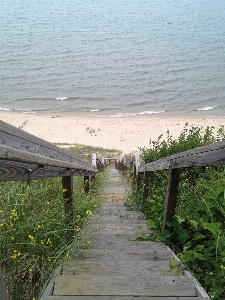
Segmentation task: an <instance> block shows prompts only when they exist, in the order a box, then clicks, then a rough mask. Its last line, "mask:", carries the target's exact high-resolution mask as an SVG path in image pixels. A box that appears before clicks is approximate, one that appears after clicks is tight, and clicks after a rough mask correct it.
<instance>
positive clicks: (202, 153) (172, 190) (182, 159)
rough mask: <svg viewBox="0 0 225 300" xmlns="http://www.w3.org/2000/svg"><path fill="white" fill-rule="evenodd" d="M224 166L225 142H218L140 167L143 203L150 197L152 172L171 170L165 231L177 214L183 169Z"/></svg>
mask: <svg viewBox="0 0 225 300" xmlns="http://www.w3.org/2000/svg"><path fill="white" fill-rule="evenodd" d="M224 164H225V142H218V143H215V144H211V145H207V146H203V147H197V148H194V149H191V150H188V151H184V152H180V153H178V154H174V155H171V156H168V157H166V158H163V159H159V160H157V161H154V162H151V163H148V164H145V165H141V166H140V168H139V173H144V192H143V202H145V201H146V199H147V197H148V185H149V181H150V177H151V175H150V173H151V172H152V171H159V170H169V178H168V188H167V196H166V201H165V208H164V218H163V226H162V231H164V229H165V225H166V220H167V219H169V218H171V217H173V216H174V214H175V210H176V203H177V196H178V189H179V181H180V172H181V169H182V168H190V167H194V166H219V165H224Z"/></svg>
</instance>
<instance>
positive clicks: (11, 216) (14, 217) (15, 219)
mask: <svg viewBox="0 0 225 300" xmlns="http://www.w3.org/2000/svg"><path fill="white" fill-rule="evenodd" d="M9 218H10V219H11V220H13V221H14V222H15V221H17V220H18V215H17V212H16V211H15V209H13V210H12V211H11V214H10V216H9Z"/></svg>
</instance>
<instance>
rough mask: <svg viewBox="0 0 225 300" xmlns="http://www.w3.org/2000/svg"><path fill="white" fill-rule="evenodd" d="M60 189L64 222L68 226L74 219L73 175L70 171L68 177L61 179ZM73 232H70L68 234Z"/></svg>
mask: <svg viewBox="0 0 225 300" xmlns="http://www.w3.org/2000/svg"><path fill="white" fill-rule="evenodd" d="M62 188H63V198H64V209H65V220H66V225H67V226H68V225H69V224H70V223H71V221H73V219H74V208H73V174H72V170H71V169H70V175H69V176H63V177H62ZM71 233H72V234H73V231H72V232H71V231H70V234H71Z"/></svg>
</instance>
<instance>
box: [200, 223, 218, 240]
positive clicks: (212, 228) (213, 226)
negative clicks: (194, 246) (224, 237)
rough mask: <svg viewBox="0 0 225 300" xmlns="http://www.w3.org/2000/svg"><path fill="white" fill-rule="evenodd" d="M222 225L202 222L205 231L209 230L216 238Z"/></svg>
mask: <svg viewBox="0 0 225 300" xmlns="http://www.w3.org/2000/svg"><path fill="white" fill-rule="evenodd" d="M221 225H222V223H207V222H202V226H203V228H204V229H207V230H209V231H210V232H211V233H212V234H213V235H214V236H216V237H217V236H218V234H219V233H220V229H219V228H220V227H221Z"/></svg>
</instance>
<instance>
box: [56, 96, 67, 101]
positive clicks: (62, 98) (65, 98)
mask: <svg viewBox="0 0 225 300" xmlns="http://www.w3.org/2000/svg"><path fill="white" fill-rule="evenodd" d="M55 99H56V100H61V101H63V100H67V97H59V98H55Z"/></svg>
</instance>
